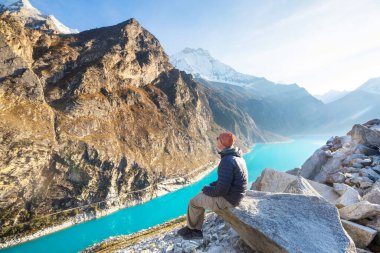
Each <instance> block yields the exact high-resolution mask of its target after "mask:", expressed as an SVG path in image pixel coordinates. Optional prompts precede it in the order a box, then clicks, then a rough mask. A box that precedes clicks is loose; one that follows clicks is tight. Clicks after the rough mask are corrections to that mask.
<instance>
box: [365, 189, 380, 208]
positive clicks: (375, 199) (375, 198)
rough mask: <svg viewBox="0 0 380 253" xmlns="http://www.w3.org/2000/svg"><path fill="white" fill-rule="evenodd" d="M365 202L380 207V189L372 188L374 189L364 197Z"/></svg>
mask: <svg viewBox="0 0 380 253" xmlns="http://www.w3.org/2000/svg"><path fill="white" fill-rule="evenodd" d="M363 200H366V201H368V202H371V203H373V204H378V205H380V188H378V187H372V189H371V190H370V191H369V192H368V193H367V194H365V195H364V196H363Z"/></svg>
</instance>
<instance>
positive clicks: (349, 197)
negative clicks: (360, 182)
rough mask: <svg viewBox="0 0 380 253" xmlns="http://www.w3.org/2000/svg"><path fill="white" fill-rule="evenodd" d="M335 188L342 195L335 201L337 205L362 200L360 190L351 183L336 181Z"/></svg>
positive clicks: (345, 204) (340, 205)
mask: <svg viewBox="0 0 380 253" xmlns="http://www.w3.org/2000/svg"><path fill="white" fill-rule="evenodd" d="M334 190H335V191H336V192H337V193H338V194H339V195H340V197H339V198H338V199H337V200H336V202H335V205H336V206H337V207H338V208H341V207H344V206H348V205H351V204H355V203H357V202H360V201H361V197H360V194H359V192H358V191H357V190H355V189H354V188H352V187H351V186H349V185H346V184H340V183H335V184H334Z"/></svg>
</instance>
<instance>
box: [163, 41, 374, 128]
mask: <svg viewBox="0 0 380 253" xmlns="http://www.w3.org/2000/svg"><path fill="white" fill-rule="evenodd" d="M170 61H171V63H172V64H173V65H174V66H175V67H176V68H178V69H181V70H183V71H186V72H188V73H191V74H193V75H194V77H196V80H197V81H199V82H201V83H203V84H204V85H205V86H208V87H211V88H212V89H214V90H215V92H216V91H218V92H220V93H221V94H223V95H224V96H226V97H229V101H230V103H233V104H236V105H237V106H238V107H239V108H240V109H242V110H243V111H244V112H246V113H247V114H248V115H250V116H251V117H252V119H253V120H254V121H255V122H256V124H257V126H258V127H260V128H262V129H265V130H269V131H272V132H275V133H279V134H284V135H292V134H300V133H313V132H323V133H325V132H330V131H333V130H334V129H345V128H346V129H347V130H348V129H349V128H350V127H351V126H352V125H353V124H355V123H363V122H366V121H368V120H370V119H372V118H376V117H379V115H380V107H379V103H380V102H378V101H380V99H379V98H380V78H374V79H370V80H369V81H368V82H366V83H365V84H363V85H362V86H360V87H359V88H358V89H356V90H354V91H351V92H337V91H330V92H328V93H327V94H324V95H322V96H317V98H316V97H314V96H312V95H311V94H310V93H308V92H307V91H306V90H305V89H304V88H302V87H300V86H298V85H297V84H277V83H274V82H271V81H269V80H267V79H265V78H263V77H256V76H252V75H247V74H242V73H239V72H238V71H236V70H235V69H233V68H232V67H230V66H228V65H227V64H224V63H222V62H220V61H219V60H217V59H215V58H213V57H212V56H211V55H210V53H209V52H208V51H207V50H204V49H201V48H198V49H191V48H185V49H184V50H182V51H181V52H179V53H176V54H174V55H172V56H171V57H170Z"/></svg>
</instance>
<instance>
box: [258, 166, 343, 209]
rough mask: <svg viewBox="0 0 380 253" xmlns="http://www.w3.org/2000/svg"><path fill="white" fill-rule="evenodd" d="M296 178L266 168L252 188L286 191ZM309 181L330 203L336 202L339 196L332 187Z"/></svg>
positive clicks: (266, 190)
mask: <svg viewBox="0 0 380 253" xmlns="http://www.w3.org/2000/svg"><path fill="white" fill-rule="evenodd" d="M296 179H297V177H296V176H293V175H290V174H288V173H285V172H281V171H277V170H273V169H270V168H266V169H264V170H263V172H261V175H260V176H259V177H258V178H257V179H256V181H255V182H254V183H253V184H252V187H251V189H252V190H258V191H265V192H284V191H285V189H286V188H287V187H288V185H289V184H290V183H292V182H293V181H294V180H296ZM307 182H308V183H309V184H310V185H311V186H312V187H313V188H314V189H315V190H316V191H317V192H318V193H319V194H320V195H321V196H322V197H323V198H325V199H326V200H327V201H329V202H330V203H332V204H335V201H336V200H337V199H338V198H339V195H338V194H337V193H336V192H335V191H334V189H333V188H332V187H330V186H327V185H325V184H320V183H318V182H314V181H312V180H307Z"/></svg>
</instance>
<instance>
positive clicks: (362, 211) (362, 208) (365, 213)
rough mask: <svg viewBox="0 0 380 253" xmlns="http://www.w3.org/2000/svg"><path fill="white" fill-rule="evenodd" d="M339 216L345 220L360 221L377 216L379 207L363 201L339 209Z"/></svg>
mask: <svg viewBox="0 0 380 253" xmlns="http://www.w3.org/2000/svg"><path fill="white" fill-rule="evenodd" d="M339 214H340V217H341V218H342V219H345V220H360V219H364V218H368V217H373V216H376V215H379V214H380V205H376V204H372V203H370V202H368V201H365V200H364V201H360V202H358V203H355V204H351V205H348V206H345V207H343V208H341V209H339Z"/></svg>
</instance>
